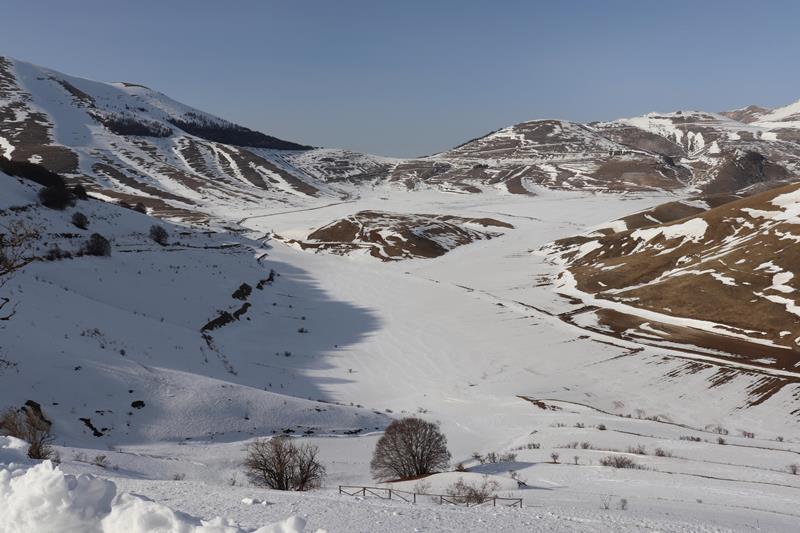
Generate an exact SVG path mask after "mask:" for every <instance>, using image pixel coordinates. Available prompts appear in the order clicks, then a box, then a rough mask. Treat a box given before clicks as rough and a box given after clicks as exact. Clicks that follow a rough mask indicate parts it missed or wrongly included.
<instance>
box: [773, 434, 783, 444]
mask: <svg viewBox="0 0 800 533" xmlns="http://www.w3.org/2000/svg"><path fill="white" fill-rule="evenodd" d="M775 440H776V441H778V442H783V437H781V436H780V435H778V436H777V437H775Z"/></svg>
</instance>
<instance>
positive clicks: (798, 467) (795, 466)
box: [789, 463, 800, 476]
mask: <svg viewBox="0 0 800 533" xmlns="http://www.w3.org/2000/svg"><path fill="white" fill-rule="evenodd" d="M797 472H800V465H798V464H797V463H792V464H790V465H789V473H790V474H794V475H795V476H796V475H797Z"/></svg>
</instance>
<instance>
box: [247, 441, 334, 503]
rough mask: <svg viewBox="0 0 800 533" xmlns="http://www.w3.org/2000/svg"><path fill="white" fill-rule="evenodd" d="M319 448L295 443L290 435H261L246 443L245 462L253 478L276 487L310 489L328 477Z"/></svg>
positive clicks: (256, 481) (252, 479)
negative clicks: (259, 437)
mask: <svg viewBox="0 0 800 533" xmlns="http://www.w3.org/2000/svg"><path fill="white" fill-rule="evenodd" d="M318 453H319V448H317V447H316V446H313V445H311V444H300V445H295V443H294V442H292V440H291V438H289V437H283V436H281V437H274V438H272V439H269V440H266V439H259V440H256V441H255V442H252V443H250V445H249V446H248V447H247V457H246V459H245V462H244V466H245V468H246V469H247V476H248V477H249V478H250V481H251V482H252V483H253V484H254V485H257V486H259V487H269V488H271V489H275V490H300V491H304V490H310V489H315V488H318V487H319V486H320V485H321V484H322V481H323V479H324V478H325V467H324V466H322V464H321V463H320V462H319V461H318V460H317V454H318Z"/></svg>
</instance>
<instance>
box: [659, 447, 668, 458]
mask: <svg viewBox="0 0 800 533" xmlns="http://www.w3.org/2000/svg"><path fill="white" fill-rule="evenodd" d="M656 457H672V452H671V451H669V450H665V449H664V448H656Z"/></svg>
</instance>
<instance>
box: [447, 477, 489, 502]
mask: <svg viewBox="0 0 800 533" xmlns="http://www.w3.org/2000/svg"><path fill="white" fill-rule="evenodd" d="M497 489H498V484H497V482H496V481H494V480H491V479H489V476H483V481H482V483H481V484H480V485H470V484H467V483H465V482H464V480H463V479H462V478H458V481H456V482H455V483H453V484H452V485H450V486H449V487H447V490H446V492H447V495H448V496H450V498H452V499H453V500H454V501H456V502H459V503H466V504H479V503H483V502H485V501H486V500H489V499H491V498H492V497H494V496H495V494H496V492H497Z"/></svg>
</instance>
